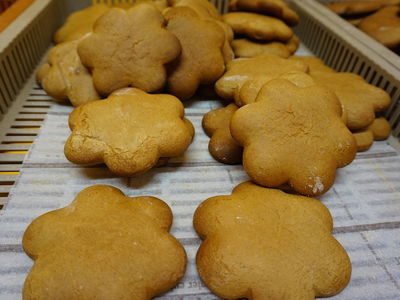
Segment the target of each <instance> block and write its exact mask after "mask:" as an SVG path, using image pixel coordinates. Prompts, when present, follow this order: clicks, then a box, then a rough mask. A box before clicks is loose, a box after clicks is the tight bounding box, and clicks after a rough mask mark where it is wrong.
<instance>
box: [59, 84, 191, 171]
mask: <svg viewBox="0 0 400 300" xmlns="http://www.w3.org/2000/svg"><path fill="white" fill-rule="evenodd" d="M183 115H184V108H183V105H182V103H181V102H180V101H179V100H178V99H177V98H175V97H173V96H171V95H150V94H147V93H145V92H143V91H141V90H139V89H136V88H126V89H121V90H117V91H115V92H114V93H113V94H111V95H110V96H109V97H108V98H107V99H106V100H101V101H93V102H90V103H87V104H85V105H82V106H80V107H78V108H77V109H75V110H74V111H73V112H72V113H71V115H70V118H69V125H70V128H71V130H72V134H71V135H70V136H69V138H68V140H67V142H66V144H65V148H64V153H65V156H66V157H67V159H68V160H70V161H71V162H73V163H76V164H99V163H103V162H104V163H105V164H106V165H107V167H108V168H109V169H110V170H111V171H112V172H114V173H115V174H117V175H120V176H131V175H135V174H138V173H143V172H145V171H147V170H149V169H151V168H152V167H154V166H155V165H156V164H157V162H158V160H159V158H161V157H163V158H166V157H174V156H179V155H181V154H182V153H183V152H184V151H185V150H186V149H187V148H188V146H189V145H190V143H191V141H192V137H193V134H194V129H193V127H192V124H191V123H190V122H189V121H188V120H186V119H185V118H184V117H183Z"/></svg>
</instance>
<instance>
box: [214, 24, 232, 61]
mask: <svg viewBox="0 0 400 300" xmlns="http://www.w3.org/2000/svg"><path fill="white" fill-rule="evenodd" d="M216 22H217V24H218V25H219V26H221V28H222V29H223V31H224V34H225V41H224V45H223V47H222V54H223V55H224V61H225V63H228V62H230V61H231V60H232V59H234V58H235V53H234V52H233V49H232V46H231V43H232V41H233V30H232V28H231V26H229V25H228V24H226V23H225V22H222V21H216Z"/></svg>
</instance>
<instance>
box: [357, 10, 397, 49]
mask: <svg viewBox="0 0 400 300" xmlns="http://www.w3.org/2000/svg"><path fill="white" fill-rule="evenodd" d="M399 12H400V7H399V6H388V7H384V8H382V9H380V10H379V11H377V12H376V13H374V14H373V15H371V16H368V17H366V18H365V19H364V20H363V21H362V22H361V23H360V24H359V25H358V28H360V29H361V30H362V31H364V32H365V33H366V34H368V35H369V36H371V37H372V38H374V39H375V40H377V41H378V42H380V43H381V44H383V45H384V46H386V47H388V48H390V49H394V48H396V47H397V46H399V45H400V16H399Z"/></svg>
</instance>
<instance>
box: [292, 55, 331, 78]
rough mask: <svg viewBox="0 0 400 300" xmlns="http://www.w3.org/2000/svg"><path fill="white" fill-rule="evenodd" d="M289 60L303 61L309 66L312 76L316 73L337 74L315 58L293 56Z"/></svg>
mask: <svg viewBox="0 0 400 300" xmlns="http://www.w3.org/2000/svg"><path fill="white" fill-rule="evenodd" d="M289 59H291V60H296V61H301V62H303V63H305V64H306V65H307V66H308V69H309V71H310V74H312V73H314V72H335V70H334V69H332V68H330V67H328V66H327V65H325V63H324V62H323V61H322V60H321V59H319V58H317V57H314V56H291V57H290V58H289Z"/></svg>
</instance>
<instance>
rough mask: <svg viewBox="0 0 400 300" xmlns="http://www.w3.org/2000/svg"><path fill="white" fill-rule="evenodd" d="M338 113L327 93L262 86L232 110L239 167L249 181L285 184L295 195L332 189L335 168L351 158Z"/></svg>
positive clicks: (284, 84) (350, 142) (280, 83)
mask: <svg viewBox="0 0 400 300" xmlns="http://www.w3.org/2000/svg"><path fill="white" fill-rule="evenodd" d="M341 114H342V108H341V104H340V102H339V100H338V99H337V97H336V96H335V94H334V93H333V92H331V91H330V90H328V89H326V88H324V87H321V86H317V85H313V86H309V87H298V86H296V85H295V84H293V83H292V82H290V81H288V80H284V79H275V80H271V81H270V82H268V83H267V84H265V85H264V86H263V88H262V90H261V91H260V93H259V94H258V96H257V99H256V102H255V103H252V104H248V105H245V106H243V107H241V108H240V109H238V110H237V111H236V112H235V114H234V115H233V117H232V120H231V125H230V129H231V134H232V136H233V138H234V139H235V140H236V141H237V142H238V143H239V144H240V145H241V146H243V147H244V152H243V167H244V169H245V170H246V172H247V173H248V175H249V176H250V177H251V178H252V180H253V181H254V182H256V183H258V184H260V185H263V186H267V187H277V186H279V185H282V184H284V183H288V184H289V185H290V186H291V187H292V188H293V189H294V190H295V191H296V192H298V193H301V194H304V195H309V196H316V195H321V194H323V193H325V192H326V191H327V190H328V189H329V188H330V187H331V186H332V184H333V182H334V180H335V174H336V168H340V167H344V166H346V165H348V164H349V163H350V162H352V160H353V159H354V157H355V154H356V150H357V149H356V143H355V140H354V138H353V136H352V134H351V132H350V131H349V130H348V129H347V127H346V125H345V124H344V123H343V121H342V120H341Z"/></svg>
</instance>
